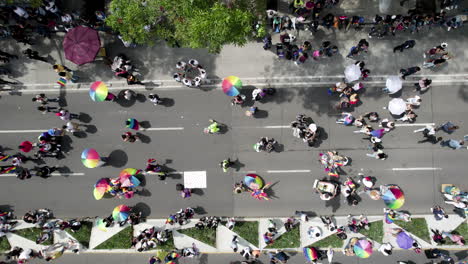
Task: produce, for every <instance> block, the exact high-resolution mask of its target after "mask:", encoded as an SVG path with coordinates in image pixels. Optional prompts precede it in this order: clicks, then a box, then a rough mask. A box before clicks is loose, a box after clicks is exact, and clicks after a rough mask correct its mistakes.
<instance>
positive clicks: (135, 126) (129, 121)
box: [125, 118, 140, 130]
mask: <svg viewBox="0 0 468 264" xmlns="http://www.w3.org/2000/svg"><path fill="white" fill-rule="evenodd" d="M125 126H126V127H127V128H130V129H133V130H138V129H140V124H139V123H138V121H137V120H136V119H135V118H129V119H127V121H125Z"/></svg>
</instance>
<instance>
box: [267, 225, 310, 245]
mask: <svg viewBox="0 0 468 264" xmlns="http://www.w3.org/2000/svg"><path fill="white" fill-rule="evenodd" d="M300 246H301V235H300V232H299V225H296V226H295V227H293V228H292V229H291V231H289V232H286V233H284V234H282V235H281V236H280V237H278V238H277V239H276V240H275V241H274V242H273V244H271V245H268V246H267V247H265V248H298V247H300Z"/></svg>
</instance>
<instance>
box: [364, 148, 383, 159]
mask: <svg viewBox="0 0 468 264" xmlns="http://www.w3.org/2000/svg"><path fill="white" fill-rule="evenodd" d="M366 156H368V157H371V158H376V159H379V160H386V159H387V154H385V153H384V152H383V150H381V149H374V153H370V154H369V153H368V154H366Z"/></svg>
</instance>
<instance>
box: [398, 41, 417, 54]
mask: <svg viewBox="0 0 468 264" xmlns="http://www.w3.org/2000/svg"><path fill="white" fill-rule="evenodd" d="M414 45H416V41H414V40H407V41H405V42H404V43H403V44H400V45H398V46H396V47H394V48H393V53H395V52H396V51H397V50H399V51H400V52H403V51H404V50H405V49H411V48H413V47H414Z"/></svg>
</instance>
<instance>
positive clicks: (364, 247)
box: [353, 239, 372, 258]
mask: <svg viewBox="0 0 468 264" xmlns="http://www.w3.org/2000/svg"><path fill="white" fill-rule="evenodd" d="M353 249H354V254H356V256H358V257H360V258H368V257H369V256H370V255H372V242H370V241H369V240H367V239H360V240H358V241H357V242H356V244H354V248H353Z"/></svg>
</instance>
